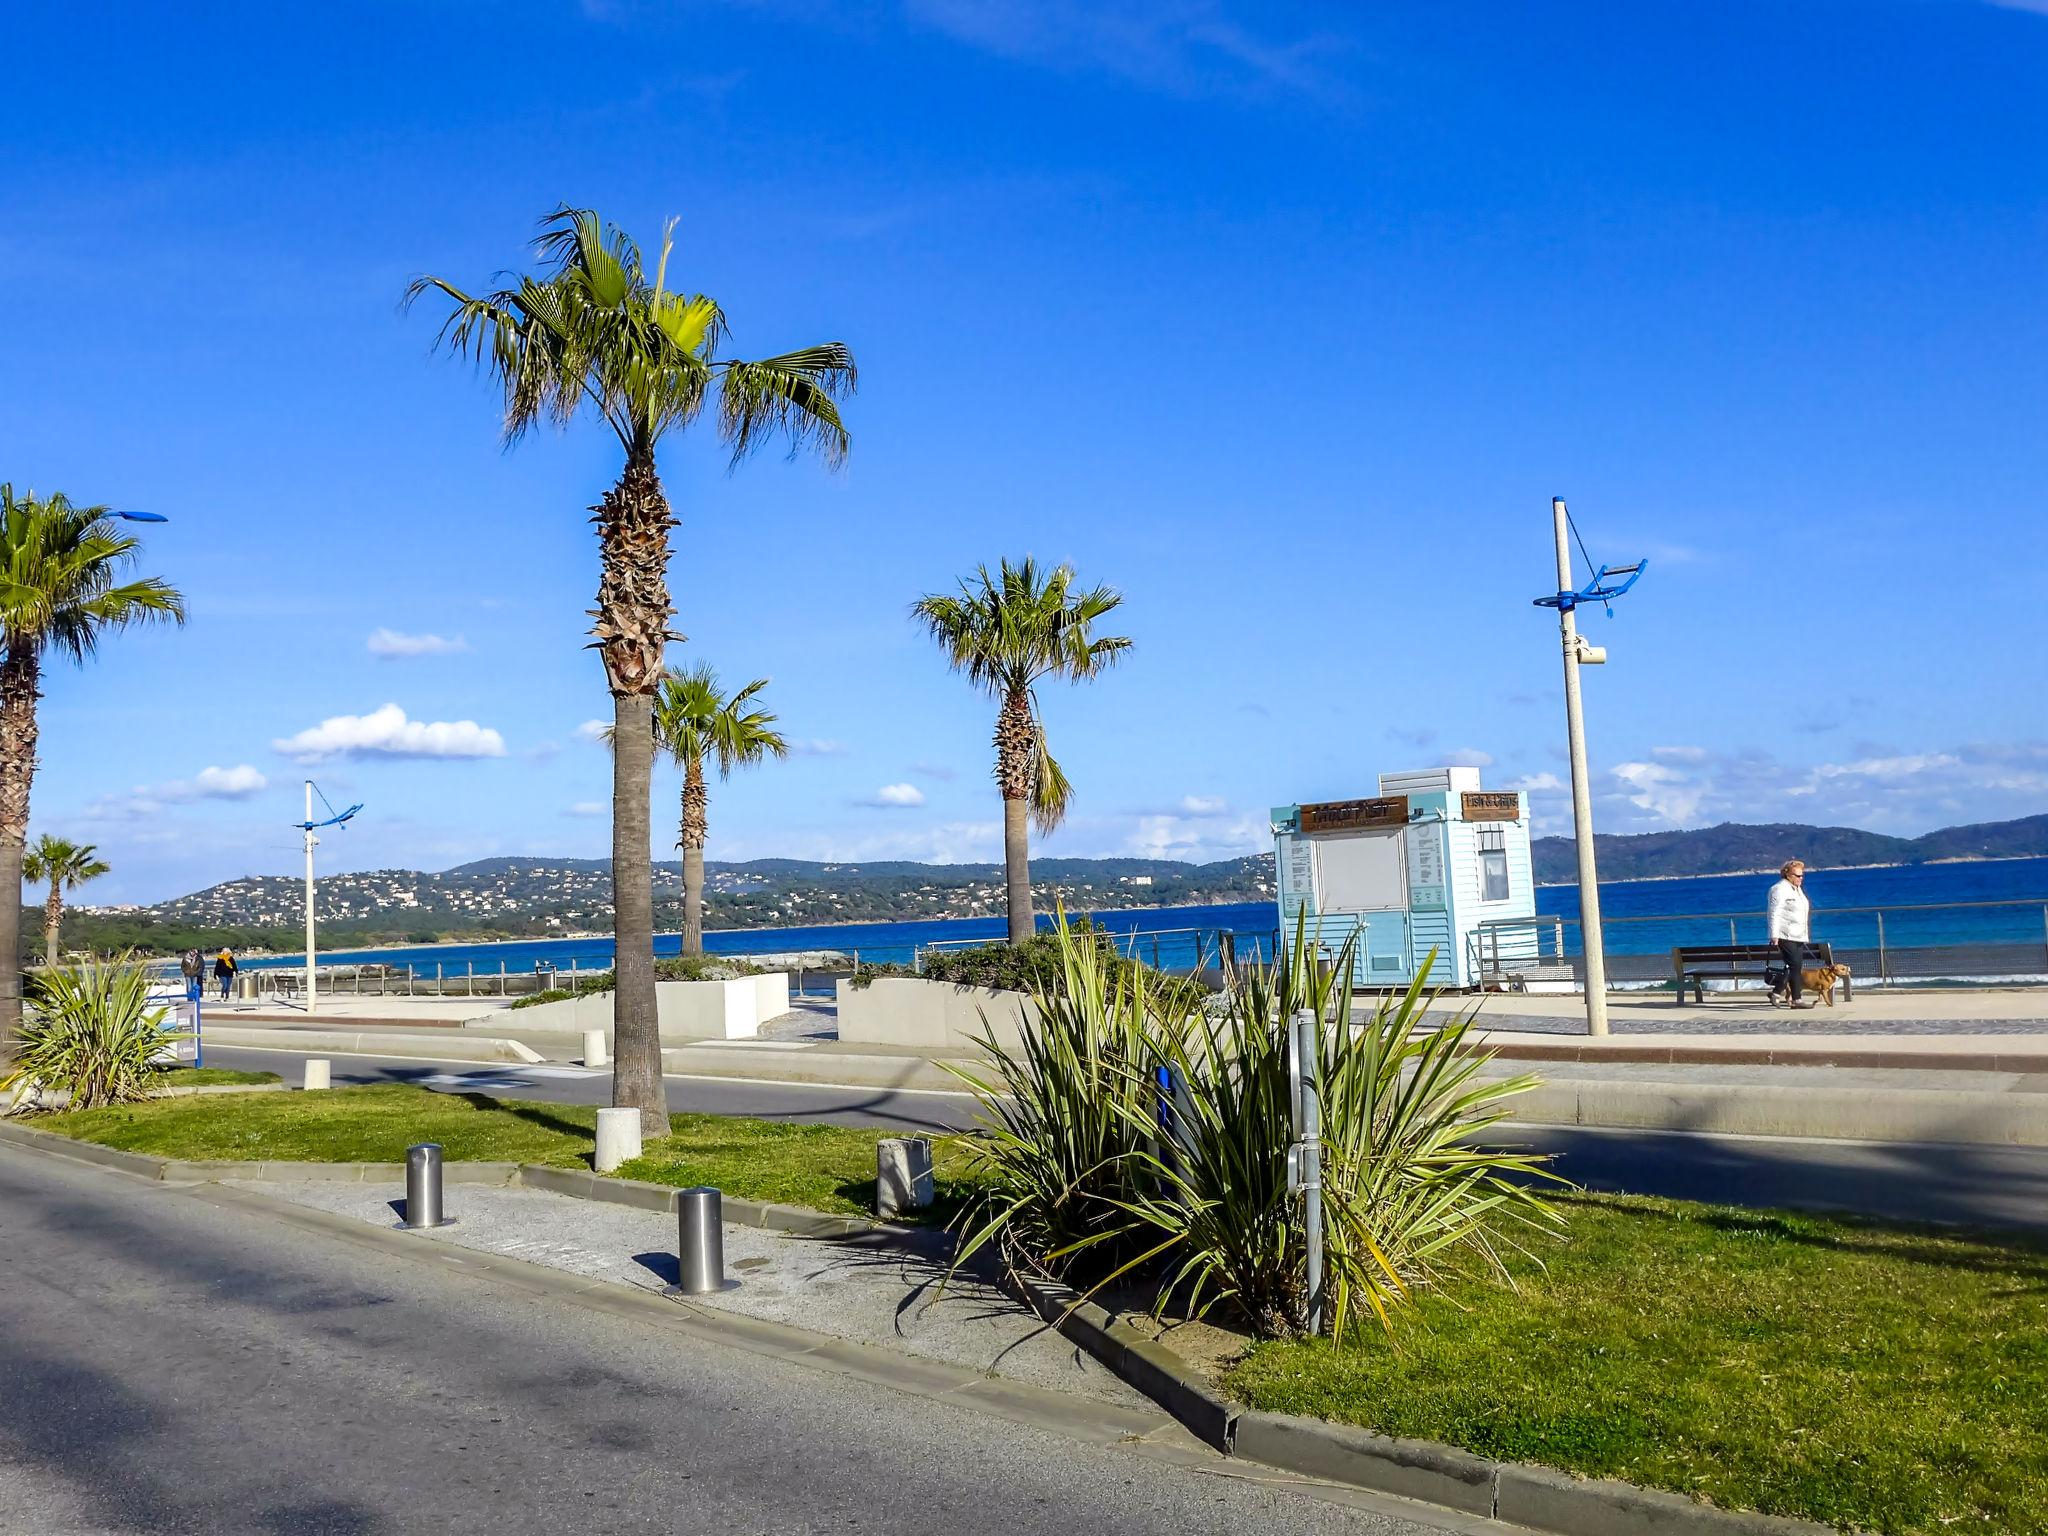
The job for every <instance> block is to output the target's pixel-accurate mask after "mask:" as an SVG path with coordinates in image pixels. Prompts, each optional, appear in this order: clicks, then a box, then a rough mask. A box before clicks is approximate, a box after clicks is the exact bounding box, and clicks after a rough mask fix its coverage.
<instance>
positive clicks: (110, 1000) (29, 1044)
mask: <svg viewBox="0 0 2048 1536" xmlns="http://www.w3.org/2000/svg"><path fill="white" fill-rule="evenodd" d="M169 1014H170V1010H169V1009H167V1008H165V1007H163V1006H162V1005H160V1004H159V1005H152V1004H151V1003H150V1000H149V973H148V971H147V970H146V969H145V968H144V967H142V966H140V965H137V964H135V963H134V962H133V961H130V960H109V961H87V962H86V963H85V964H83V965H79V966H75V967H70V968H67V969H60V970H49V971H45V972H44V973H43V974H42V975H41V976H40V977H38V978H37V985H36V991H35V1003H34V1007H33V1008H32V1009H31V1010H30V1011H29V1012H28V1014H27V1016H26V1017H25V1018H24V1019H23V1021H22V1027H21V1034H20V1036H19V1037H18V1038H19V1044H18V1048H17V1051H16V1057H15V1064H14V1070H13V1071H12V1072H11V1073H10V1074H9V1075H8V1077H7V1079H6V1080H5V1082H0V1092H8V1091H12V1090H14V1089H18V1088H23V1087H28V1086H33V1087H35V1088H38V1089H40V1090H42V1091H43V1092H44V1093H50V1092H57V1093H67V1094H69V1095H70V1100H71V1107H72V1108H73V1109H98V1108H100V1107H101V1106H103V1105H107V1104H127V1103H132V1102H133V1101H135V1100H137V1099H143V1098H147V1097H148V1096H149V1091H150V1088H151V1086H152V1085H153V1084H154V1082H155V1080H156V1076H157V1072H158V1068H157V1066H156V1065H155V1063H156V1059H157V1058H158V1057H159V1056H161V1055H163V1054H164V1053H165V1051H166V1050H167V1049H168V1048H169V1047H170V1046H171V1045H172V1044H174V1043H175V1042H176V1041H177V1040H179V1039H181V1038H182V1036H181V1035H180V1034H179V1032H178V1031H177V1030H176V1029H174V1028H172V1027H171V1026H170V1025H169V1024H167V1023H166V1022H165V1020H166V1018H167V1017H168V1016H169ZM20 1097H21V1099H23V1100H26V1099H28V1098H30V1097H31V1095H28V1094H22V1095H21V1096H20ZM17 1107H19V1105H17Z"/></svg>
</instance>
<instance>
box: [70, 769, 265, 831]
mask: <svg viewBox="0 0 2048 1536" xmlns="http://www.w3.org/2000/svg"><path fill="white" fill-rule="evenodd" d="M269 787H270V780H269V779H267V778H265V777H264V776H263V774H262V773H261V772H260V771H258V770H257V769H256V768H254V767H252V766H250V765H249V764H248V763H237V764H236V765H235V766H234V767H232V768H214V767H207V768H202V769H200V770H199V771H198V772H197V773H195V774H194V775H192V777H191V778H189V779H172V780H170V781H169V782H168V783H164V784H151V785H137V786H136V787H135V788H134V789H133V790H131V791H129V792H128V793H127V794H125V795H102V796H100V797H99V798H98V799H97V800H94V801H92V802H90V803H89V804H88V805H87V806H86V807H85V810H84V812H83V813H82V814H83V815H84V816H85V818H86V819H87V820H89V821H107V820H114V819H125V818H128V817H137V816H154V815H156V814H157V813H158V812H160V811H162V810H163V809H164V807H165V806H167V805H186V804H190V803H191V802H192V801H194V800H247V799H248V798H250V796H252V795H258V794H261V793H262V792H263V791H264V790H266V789H268V788H269Z"/></svg>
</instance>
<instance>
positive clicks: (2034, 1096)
mask: <svg viewBox="0 0 2048 1536" xmlns="http://www.w3.org/2000/svg"><path fill="white" fill-rule="evenodd" d="M1505 1108H1506V1109H1507V1111H1508V1118H1509V1119H1510V1120H1514V1121H1526V1122H1530V1123H1533V1124H1539V1125H1583V1126H1587V1127H1592V1128H1601V1129H1608V1130H1636V1131H1693V1132H1703V1133H1706V1134H1709V1135H1720V1136H1790V1137H1821V1138H1826V1139H1829V1140H1841V1141H1910V1142H1919V1143H1923V1144H1927V1143H1935V1144H1949V1145H1956V1144H1962V1145H1972V1146H1983V1145H1989V1146H2010V1147H2043V1146H2048V1094H2042V1093H1982V1092H1976V1091H1972V1090H1968V1089H1945V1088H1864V1087H1857V1088H1834V1089H1822V1088H1815V1087H1804V1086H1802V1087H1797V1088H1788V1087H1779V1086H1776V1085H1773V1084H1768V1083H1742V1084H1723V1083H1699V1084H1695V1083H1655V1082H1651V1083H1628V1082H1615V1081H1612V1080H1610V1079H1604V1078H1603V1079H1598V1080H1594V1079H1581V1080H1576V1081H1575V1080H1573V1079H1571V1078H1551V1079H1546V1080H1545V1081H1544V1082H1542V1083H1540V1084H1538V1085H1537V1086H1536V1087H1534V1088H1532V1089H1530V1090H1529V1091H1528V1092H1527V1093H1523V1094H1517V1095H1516V1096H1515V1097H1514V1098H1512V1099H1510V1100H1508V1102H1507V1104H1506V1106H1505Z"/></svg>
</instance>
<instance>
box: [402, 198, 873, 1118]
mask: <svg viewBox="0 0 2048 1536" xmlns="http://www.w3.org/2000/svg"><path fill="white" fill-rule="evenodd" d="M540 228H541V233H540V239H539V242H538V245H537V247H536V254H537V257H538V259H539V261H540V264H541V272H540V273H539V275H537V276H523V277H520V278H518V279H517V280H516V281H515V282H513V283H512V285H511V286H509V287H504V288H499V289H496V290H494V291H492V292H489V293H485V294H481V295H476V296H472V295H470V294H468V293H465V292H464V291H463V290H462V289H460V288H457V287H456V286H455V285H454V284H452V283H450V282H447V281H445V280H444V279H442V278H438V277H422V278H419V279H417V280H416V281H415V282H414V283H413V284H412V285H411V287H410V288H408V289H407V291H406V302H407V304H411V303H412V302H413V301H414V300H416V299H417V298H419V297H420V296H421V295H422V294H424V293H429V292H436V293H439V294H441V295H442V296H443V297H445V298H446V299H448V300H449V302H450V304H451V305H452V308H451V309H450V310H449V313H448V318H447V320H446V321H445V322H444V323H443V325H442V327H441V333H440V342H441V344H443V345H445V346H446V347H447V348H448V349H449V350H451V351H453V352H454V353H456V354H457V355H458V356H462V357H467V358H469V359H471V360H472V361H474V362H475V363H476V364H478V365H479V366H480V367H483V368H486V369H488V370H489V371H490V373H491V374H492V375H493V376H494V377H495V378H496V380H497V382H498V383H499V385H500V386H501V387H502V388H503V390H504V396H505V438H506V442H507V445H508V446H509V445H510V444H511V443H513V442H516V441H517V440H518V439H519V438H520V437H522V436H524V435H525V433H526V432H527V431H528V430H529V429H530V428H532V427H533V426H534V425H535V424H536V423H538V422H540V421H541V420H543V419H546V420H550V421H553V422H555V423H556V424H558V425H565V424H567V423H568V422H569V421H570V420H571V419H572V418H574V416H575V415H576V413H577V412H578V411H579V410H580V409H582V408H584V407H586V406H587V407H589V408H590V409H591V410H594V411H596V412H597V414H598V415H599V416H600V417H601V418H603V420H604V423H605V425H606V426H608V427H610V428H611V429H612V431H613V432H614V433H615V434H616V435H617V436H618V439H619V445H620V447H622V448H623V449H624V450H625V455H626V463H625V468H624V470H623V471H622V472H621V474H620V476H619V479H618V483H617V484H616V485H614V486H613V487H612V488H611V490H609V491H607V492H606V493H605V496H604V500H603V501H601V502H599V503H598V505H597V506H596V507H594V508H593V509H592V510H593V511H595V512H596V514H597V516H596V518H595V519H594V521H595V522H596V524H597V533H598V542H599V547H600V550H601V552H602V564H603V574H602V576H601V577H600V579H599V581H598V588H597V607H596V608H595V609H594V610H593V616H594V617H595V619H596V623H594V624H593V625H592V626H591V630H590V632H591V634H592V635H593V636H594V637H595V646H594V648H595V649H596V651H597V652H598V655H599V656H600V658H601V659H602V660H603V662H604V673H605V682H606V685H607V686H608V687H609V689H610V690H611V695H612V708H613V727H612V729H613V733H614V740H613V744H612V908H613V913H614V918H613V933H614V936H615V939H616V950H617V954H616V958H615V960H614V964H615V966H616V979H617V985H618V990H617V992H616V993H615V994H614V1004H615V1012H614V1015H613V1017H614V1020H615V1024H614V1031H615V1039H614V1042H613V1043H614V1051H615V1054H614V1061H613V1068H612V1102H613V1103H614V1104H616V1105H630V1106H633V1107H635V1108H637V1109H638V1110H639V1111H640V1123H641V1126H642V1128H643V1130H644V1132H645V1134H647V1135H649V1136H665V1135H667V1134H668V1099H667V1095H666V1093H665V1091H664V1087H663V1083H662V1077H661V1036H660V1030H659V1027H658V1025H657V1023H656V1019H655V1004H654V866H653V853H652V848H651V846H650V841H649V839H650V835H651V834H650V829H649V825H648V817H649V806H648V792H649V786H650V782H651V780H652V777H653V772H654V736H653V705H654V695H655V691H656V690H657V689H658V688H659V687H660V684H661V677H662V670H663V658H664V652H665V650H666V648H667V645H668V642H669V641H670V640H671V639H679V638H680V636H676V635H674V634H672V633H671V631H670V629H669V619H670V617H671V615H672V614H673V612H674V610H673V609H672V608H671V607H670V606H669V599H668V556H669V540H668V531H669V529H671V528H673V527H675V526H676V521H675V519H674V518H673V517H671V516H670V515H669V505H668V499H667V498H666V497H665V496H664V495H663V494H662V489H661V480H660V477H659V476H658V475H657V474H656V473H655V464H654V454H655V448H656V446H657V445H658V444H659V443H660V442H661V441H662V439H663V438H664V437H666V436H667V435H668V434H669V433H671V432H675V431H680V430H681V429H683V428H685V427H687V426H689V425H690V424H691V423H692V422H694V421H695V420H696V419H697V416H698V413H699V412H700V411H701V410H703V408H704V407H705V405H706V404H707V403H710V404H712V405H713V406H714V408H715V415H716V421H717V431H718V435H719V438H720V440H721V441H722V442H723V443H724V444H725V445H726V446H727V447H728V448H729V449H730V450H731V465H732V467H737V466H738V464H739V463H740V461H741V460H743V459H745V458H746V457H747V456H748V455H749V454H751V453H752V452H753V451H754V450H755V449H757V448H759V447H760V446H762V445H763V444H764V443H767V442H769V441H770V440H773V439H778V438H779V439H781V440H782V441H784V442H786V443H787V444H788V445H789V450H790V453H791V454H792V455H794V454H796V453H797V452H799V451H800V450H802V449H805V448H810V449H813V450H815V451H816V452H817V453H818V454H819V455H820V456H821V457H823V458H824V460H825V461H826V462H827V463H828V464H832V465H837V464H839V463H841V462H843V461H844V460H845V458H846V454H847V450H848V448H849V446H850V444H849V439H848V437H847V433H846V428H845V426H844V424H843V423H842V422H841V421H840V418H839V409H838V406H837V404H836V403H835V402H836V401H837V400H838V398H839V397H840V396H842V395H843V394H845V393H847V392H848V391H850V390H851V389H852V388H853V384H854V366H853V354H852V353H851V352H849V351H848V350H847V349H846V347H845V346H844V345H842V344H841V343H839V342H836V341H834V342H825V343H823V344H822V345H819V346H813V347H805V348H803V349H801V350H800V351H796V352H785V353H783V354H781V355H780V356H777V357H769V358H764V359H761V360H760V361H757V362H750V361H746V360H743V359H739V358H730V357H720V356H719V355H718V354H719V351H720V348H721V347H722V346H723V344H724V342H725V339H726V324H725V314H724V312H723V311H722V310H721V309H720V308H719V307H718V305H717V303H716V302H715V301H713V300H711V299H709V298H706V297H705V296H704V295H702V294H689V295H686V294H683V293H680V292H677V291H674V290H672V289H670V288H669V287H668V286H667V274H668V259H669V255H670V252H671V250H672V248H673V245H674V241H673V232H674V229H675V222H674V220H671V221H670V222H669V224H668V226H667V227H666V228H665V229H664V230H663V231H662V239H661V256H660V259H659V260H658V261H657V262H656V264H655V269H654V274H653V276H652V278H650V277H649V276H648V275H647V272H646V269H645V266H644V264H643V262H642V260H641V255H640V247H639V246H638V245H637V244H636V243H635V242H634V241H633V240H632V239H631V238H630V237H629V236H627V235H626V234H625V233H623V232H622V231H620V230H618V229H616V228H614V227H612V226H611V225H608V224H606V223H605V222H604V221H603V220H602V219H600V218H599V217H598V216H597V215H596V214H595V213H592V212H590V211H588V210H587V209H576V208H570V207H568V206H566V205H565V206H563V207H560V208H557V209H556V210H555V211H554V212H553V213H551V214H549V215H548V216H547V217H546V218H544V219H542V220H541V226H540Z"/></svg>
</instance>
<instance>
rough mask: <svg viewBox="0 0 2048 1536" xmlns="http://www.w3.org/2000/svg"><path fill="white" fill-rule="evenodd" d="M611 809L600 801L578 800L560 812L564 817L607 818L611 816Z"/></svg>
mask: <svg viewBox="0 0 2048 1536" xmlns="http://www.w3.org/2000/svg"><path fill="white" fill-rule="evenodd" d="M611 809H612V808H611V807H610V806H608V805H606V804H605V803H604V802H603V801H602V800H578V801H577V802H576V803H575V804H574V805H572V806H570V807H569V808H568V809H567V810H565V811H564V812H562V814H563V815H564V816H608V815H610V814H611Z"/></svg>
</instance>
